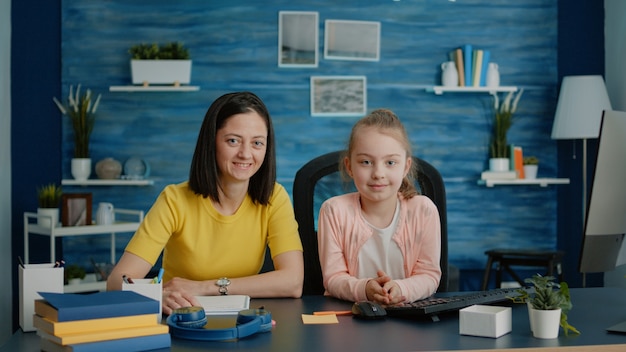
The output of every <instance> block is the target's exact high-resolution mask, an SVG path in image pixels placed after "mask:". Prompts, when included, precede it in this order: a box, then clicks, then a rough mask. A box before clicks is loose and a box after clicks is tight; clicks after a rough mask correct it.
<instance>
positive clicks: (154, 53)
mask: <svg viewBox="0 0 626 352" xmlns="http://www.w3.org/2000/svg"><path fill="white" fill-rule="evenodd" d="M128 53H129V54H130V55H131V57H132V59H133V60H189V49H187V48H186V47H185V46H184V45H183V43H181V42H170V43H166V44H163V45H160V46H159V45H158V44H157V43H152V44H145V43H142V44H137V45H133V46H132V47H131V48H130V49H129V50H128Z"/></svg>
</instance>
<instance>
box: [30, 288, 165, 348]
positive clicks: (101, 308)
mask: <svg viewBox="0 0 626 352" xmlns="http://www.w3.org/2000/svg"><path fill="white" fill-rule="evenodd" d="M39 294H40V295H41V296H42V297H43V299H39V300H36V301H35V315H34V316H33V324H34V326H35V328H36V329H37V335H39V336H40V337H41V346H40V347H41V350H42V351H50V352H57V351H63V352H66V351H72V352H79V351H80V352H89V351H116V352H121V351H146V350H153V349H160V348H169V347H170V345H171V339H170V335H169V329H168V326H167V325H163V324H160V323H158V320H157V319H158V314H159V302H158V301H156V300H153V299H151V298H147V297H145V296H142V295H140V294H138V293H136V292H133V291H108V292H98V293H94V294H71V293H49V292H40V293H39Z"/></svg>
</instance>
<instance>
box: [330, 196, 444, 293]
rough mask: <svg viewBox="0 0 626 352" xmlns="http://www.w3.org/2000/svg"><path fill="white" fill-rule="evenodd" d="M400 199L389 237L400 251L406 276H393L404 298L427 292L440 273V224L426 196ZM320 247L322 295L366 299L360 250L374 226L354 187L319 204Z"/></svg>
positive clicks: (434, 208) (433, 288) (435, 285)
mask: <svg viewBox="0 0 626 352" xmlns="http://www.w3.org/2000/svg"><path fill="white" fill-rule="evenodd" d="M398 198H399V199H400V216H399V219H398V228H397V230H396V233H394V235H393V237H392V240H393V241H395V242H396V243H397V244H398V246H399V247H400V251H401V252H402V255H403V257H404V272H405V276H406V278H405V279H400V280H396V282H397V283H398V285H399V286H400V288H401V289H402V294H403V295H404V296H405V297H406V298H407V302H412V301H415V300H418V299H422V298H426V297H428V296H430V295H432V294H433V293H435V291H436V290H437V287H438V286H439V280H440V279H441V268H440V266H439V259H440V257H441V224H440V222H439V212H438V210H437V207H436V206H435V204H434V203H433V202H432V201H431V200H430V198H428V197H426V196H421V195H420V196H415V197H413V198H411V199H404V198H402V196H400V195H398ZM318 221H319V224H318V247H319V255H320V264H321V266H322V274H323V277H324V287H325V288H326V292H325V295H330V296H333V297H337V298H340V299H344V300H349V301H353V302H358V301H364V300H367V296H366V295H365V284H366V283H367V281H368V280H369V279H367V278H365V279H358V278H357V277H356V276H357V274H358V273H357V271H358V267H359V263H358V255H359V250H360V249H361V247H362V246H363V244H364V243H365V242H366V241H367V240H368V239H369V238H370V237H371V236H372V235H373V230H372V229H371V227H370V226H369V225H368V224H367V223H366V222H365V220H364V219H363V217H362V216H361V206H360V203H359V194H358V193H349V194H344V195H340V196H336V197H333V198H330V199H328V200H327V201H325V202H324V204H322V207H321V209H320V214H319V220H318Z"/></svg>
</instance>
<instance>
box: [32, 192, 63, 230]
mask: <svg viewBox="0 0 626 352" xmlns="http://www.w3.org/2000/svg"><path fill="white" fill-rule="evenodd" d="M62 194H63V192H62V190H61V186H57V185H56V184H54V183H50V184H48V185H45V186H41V187H38V188H37V200H38V203H39V208H37V224H38V225H39V226H43V227H48V228H50V227H56V224H58V223H59V203H60V202H61V196H62Z"/></svg>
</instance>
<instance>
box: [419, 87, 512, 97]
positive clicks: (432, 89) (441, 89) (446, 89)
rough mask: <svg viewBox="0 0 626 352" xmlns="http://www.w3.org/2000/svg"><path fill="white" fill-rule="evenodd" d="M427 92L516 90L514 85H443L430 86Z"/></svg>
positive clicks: (492, 92)
mask: <svg viewBox="0 0 626 352" xmlns="http://www.w3.org/2000/svg"><path fill="white" fill-rule="evenodd" d="M426 91H427V92H430V93H435V94H437V95H442V94H443V93H489V94H491V95H495V94H496V93H499V92H516V91H517V87H516V86H500V87H444V86H432V87H427V88H426Z"/></svg>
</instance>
